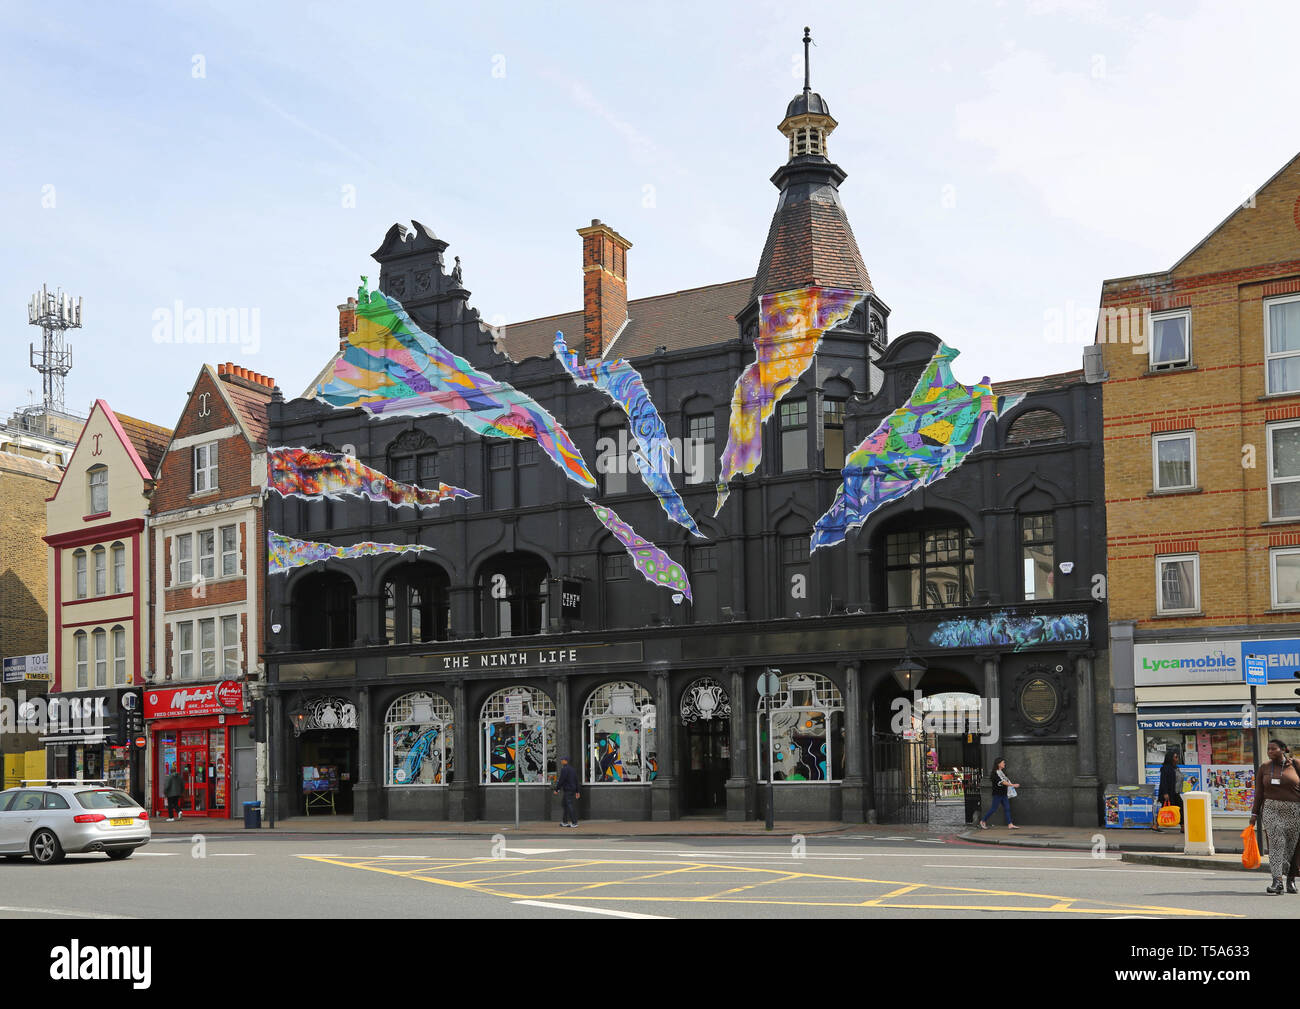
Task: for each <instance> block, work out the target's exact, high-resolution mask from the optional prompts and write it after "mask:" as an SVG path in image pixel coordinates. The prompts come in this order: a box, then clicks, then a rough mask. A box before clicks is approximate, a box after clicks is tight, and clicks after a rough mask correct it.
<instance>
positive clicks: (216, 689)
mask: <svg viewBox="0 0 1300 1009" xmlns="http://www.w3.org/2000/svg"><path fill="white" fill-rule="evenodd" d="M243 710H244V688H243V687H242V686H240V684H238V683H236V682H235V681H234V680H226V681H224V682H222V683H217V684H207V685H205V686H200V687H170V688H168V689H165V690H146V691H145V692H144V717H145V718H189V717H190V716H192V715H227V714H230V713H232V712H242V711H243Z"/></svg>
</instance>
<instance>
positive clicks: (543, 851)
mask: <svg viewBox="0 0 1300 1009" xmlns="http://www.w3.org/2000/svg"><path fill="white" fill-rule="evenodd" d="M576 850H577V849H575V848H507V849H506V851H513V852H515V853H516V854H518V855H553V854H555V853H556V852H564V851H576Z"/></svg>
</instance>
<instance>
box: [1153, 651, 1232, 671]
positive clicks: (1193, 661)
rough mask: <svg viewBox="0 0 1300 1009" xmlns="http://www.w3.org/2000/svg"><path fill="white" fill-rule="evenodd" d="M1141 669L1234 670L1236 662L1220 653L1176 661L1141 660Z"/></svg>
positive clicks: (1177, 659)
mask: <svg viewBox="0 0 1300 1009" xmlns="http://www.w3.org/2000/svg"><path fill="white" fill-rule="evenodd" d="M1142 668H1143V669H1153V670H1154V669H1225V670H1228V669H1236V668H1237V660H1236V659H1234V658H1233V657H1232V656H1231V655H1225V654H1224V653H1223V652H1222V651H1220V652H1216V653H1214V654H1213V655H1198V656H1188V657H1184V658H1176V659H1159V658H1143V659H1142Z"/></svg>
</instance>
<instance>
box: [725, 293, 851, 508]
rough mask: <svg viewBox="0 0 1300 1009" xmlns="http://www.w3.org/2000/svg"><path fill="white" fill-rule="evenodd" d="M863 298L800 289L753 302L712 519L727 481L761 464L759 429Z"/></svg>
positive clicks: (732, 400)
mask: <svg viewBox="0 0 1300 1009" xmlns="http://www.w3.org/2000/svg"><path fill="white" fill-rule="evenodd" d="M865 297H866V295H865V294H861V293H859V292H857V291H842V290H836V289H833V288H822V287H805V288H800V289H799V290H797V291H785V292H782V293H781V294H765V295H763V296H762V297H761V298H759V303H758V304H759V309H758V311H759V316H758V338H757V339H756V340H755V341H754V360H753V362H751V363H750V364H749V365H748V366H747V367H746V368H745V370H744V371H743V372H741V373H740V378H738V379H737V380H736V387H735V389H733V390H732V393H731V421H730V423H729V425H728V429H727V447H726V448H725V449H724V450H723V452H722V464H721V472H720V474H719V476H718V506H717V508H716V509H715V510H714V513H713V514H715V515H717V514H718V512H720V511H722V506H723V504H725V503H726V500H727V496H728V495H729V494H730V493H731V491H730V489H729V487H728V484H730V483H731V480H732V479H733V478H734V477H736V476H737V475H740V476H748V475H749V474H751V473H753V472H754V470H756V469H757V468H758V464H759V462H760V461H761V460H762V458H763V425H764V424H765V423H766V422H767V420H768V418H769V417H771V416H772V414H773V413H774V412H775V411H776V406H777V404H778V403H779V402H781V400H782V399H783V398H784V397H785V395H786V393H788V392H789V391H790V390H791V389H793V388H794V387H795V385H796V383H798V381H799V379H800V378H801V377H802V376H803V374H804V372H806V371H807V370H808V369H809V367H811V365H812V363H813V359H814V358H815V357H816V354H817V348H818V347H820V346H821V342H822V336H823V334H825V332H826V330H828V329H833V328H834V327H836V326H838V325H839V324H840V323H841V322H843V321H844V320H845V319H847V318H848V317H849V316H850V315H852V314H853V310H854V309H855V308H857V306H858V303H859V302H861V301H862V299H863V298H865Z"/></svg>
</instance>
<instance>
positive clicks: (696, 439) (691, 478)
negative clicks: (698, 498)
mask: <svg viewBox="0 0 1300 1009" xmlns="http://www.w3.org/2000/svg"><path fill="white" fill-rule="evenodd" d="M714 440H715V439H714V430H713V414H711V413H701V414H696V415H694V416H692V417H687V418H686V444H685V445H683V446H682V465H683V467H684V468H685V470H686V482H687V483H688V484H700V483H713V480H714V476H713V467H714V463H715V462H716V459H715V453H714V451H713V444H714Z"/></svg>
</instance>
